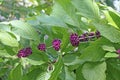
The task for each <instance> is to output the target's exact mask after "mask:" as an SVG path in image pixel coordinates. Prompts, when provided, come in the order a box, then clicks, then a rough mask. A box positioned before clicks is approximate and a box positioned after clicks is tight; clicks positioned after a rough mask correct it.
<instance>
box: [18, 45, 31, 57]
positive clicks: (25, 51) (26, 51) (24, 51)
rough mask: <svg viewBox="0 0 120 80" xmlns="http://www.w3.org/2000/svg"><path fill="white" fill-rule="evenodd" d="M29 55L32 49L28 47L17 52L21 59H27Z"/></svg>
mask: <svg viewBox="0 0 120 80" xmlns="http://www.w3.org/2000/svg"><path fill="white" fill-rule="evenodd" d="M31 54H32V49H31V48H30V47H27V48H23V49H21V50H19V51H18V54H17V56H18V57H19V58H21V57H28V56H29V55H31Z"/></svg>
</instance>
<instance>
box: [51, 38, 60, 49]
mask: <svg viewBox="0 0 120 80" xmlns="http://www.w3.org/2000/svg"><path fill="white" fill-rule="evenodd" d="M60 44H61V41H60V40H59V39H54V40H53V41H52V46H53V48H54V49H55V50H56V51H59V50H60Z"/></svg>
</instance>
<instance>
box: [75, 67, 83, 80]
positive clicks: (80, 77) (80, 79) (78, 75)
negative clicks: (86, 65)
mask: <svg viewBox="0 0 120 80" xmlns="http://www.w3.org/2000/svg"><path fill="white" fill-rule="evenodd" d="M82 66H83V65H80V66H79V67H78V68H77V69H76V80H85V78H84V77H83V74H82Z"/></svg>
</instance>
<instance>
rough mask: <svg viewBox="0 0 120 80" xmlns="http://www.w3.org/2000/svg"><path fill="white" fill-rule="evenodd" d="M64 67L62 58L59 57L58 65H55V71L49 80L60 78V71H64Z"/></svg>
mask: <svg viewBox="0 0 120 80" xmlns="http://www.w3.org/2000/svg"><path fill="white" fill-rule="evenodd" d="M62 67H63V61H62V57H61V56H59V58H58V62H56V64H55V69H54V71H53V72H52V73H51V76H50V78H49V79H48V80H57V78H58V76H59V74H60V71H61V70H62Z"/></svg>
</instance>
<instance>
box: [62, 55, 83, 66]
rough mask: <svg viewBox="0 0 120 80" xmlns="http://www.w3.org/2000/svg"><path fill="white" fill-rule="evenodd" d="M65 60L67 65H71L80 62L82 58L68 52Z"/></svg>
mask: <svg viewBox="0 0 120 80" xmlns="http://www.w3.org/2000/svg"><path fill="white" fill-rule="evenodd" d="M63 61H64V64H65V65H67V66H70V65H75V64H80V61H81V60H80V59H79V57H78V56H76V55H75V54H66V55H65V56H64V57H63Z"/></svg>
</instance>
